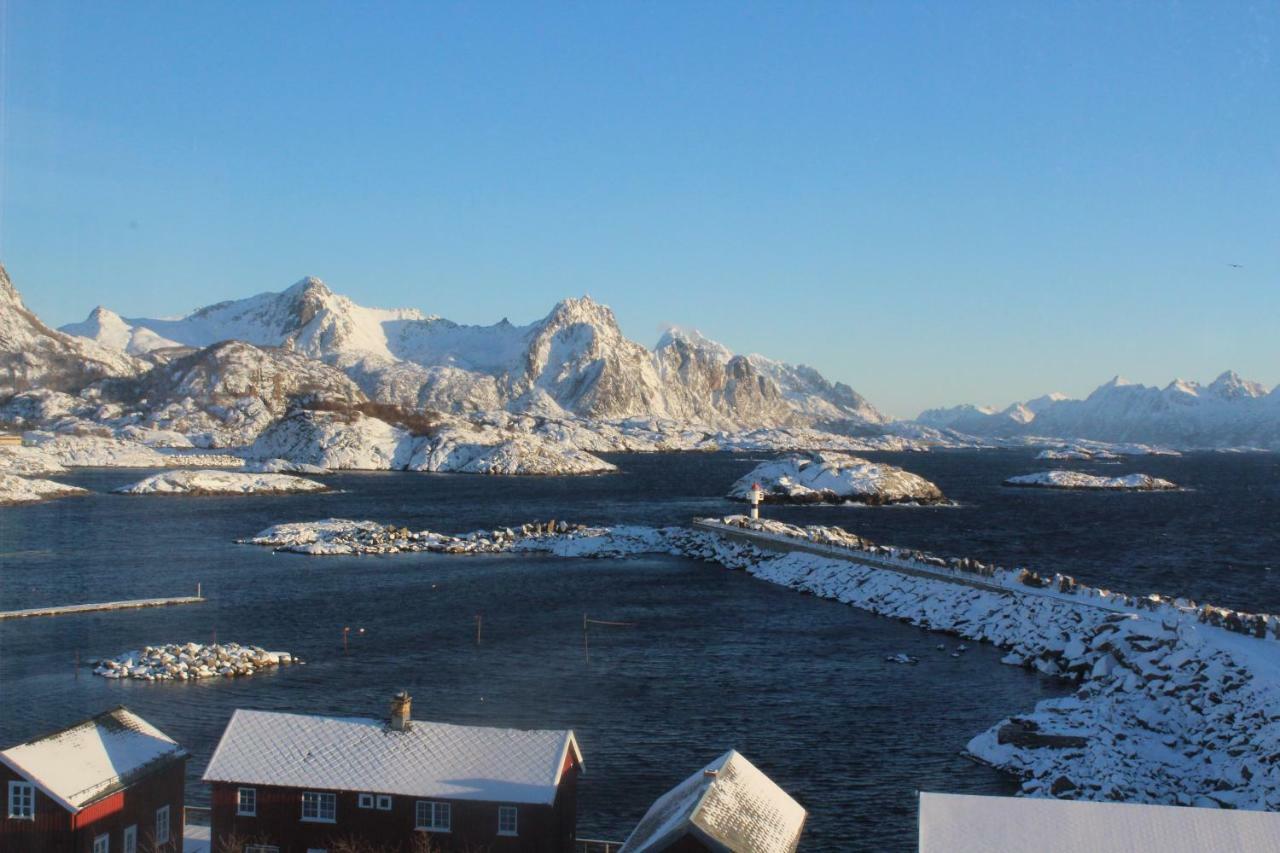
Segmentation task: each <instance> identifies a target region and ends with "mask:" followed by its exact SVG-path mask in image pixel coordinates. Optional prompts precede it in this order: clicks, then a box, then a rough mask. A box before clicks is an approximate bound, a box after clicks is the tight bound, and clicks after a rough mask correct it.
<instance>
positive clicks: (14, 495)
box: [0, 474, 88, 506]
mask: <svg viewBox="0 0 1280 853" xmlns="http://www.w3.org/2000/svg"><path fill="white" fill-rule="evenodd" d="M84 494H88V492H87V491H86V490H85V489H81V488H79V487H77V486H68V485H66V484H64V483H57V482H54V481H53V480H42V479H39V478H35V477H19V476H18V475H17V474H0V506H4V505H7V504H27V503H38V502H39V501H46V500H51V499H53V498H64V497H68V496H70V495H84Z"/></svg>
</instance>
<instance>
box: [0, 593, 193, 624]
mask: <svg viewBox="0 0 1280 853" xmlns="http://www.w3.org/2000/svg"><path fill="white" fill-rule="evenodd" d="M203 601H205V597H204V596H203V595H184V596H179V597H177V598H135V599H131V600H129V601H102V602H98V603H96V604H65V605H62V606H59V607H32V608H29V609H27V610H0V621H3V620H5V619H30V618H32V617H35V616H65V615H67V614H71V613H95V612H98V611H102V610H137V609H139V608H143V607H172V606H174V605H178V604H200V603H202V602H203Z"/></svg>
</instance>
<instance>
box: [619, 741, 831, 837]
mask: <svg viewBox="0 0 1280 853" xmlns="http://www.w3.org/2000/svg"><path fill="white" fill-rule="evenodd" d="M805 814H806V813H805V810H804V807H803V806H801V805H800V804H799V803H797V802H796V801H795V800H793V799H792V798H791V797H790V796H789V795H788V794H787V792H786V791H784V790H782V789H781V788H779V787H778V786H777V785H776V784H775V783H774V782H773V780H771V779H770V778H769V777H768V776H766V775H764V773H762V772H760V770H759V769H758V768H756V766H755V765H754V764H752V763H751V762H750V761H748V760H747V759H745V758H743V757H742V755H741V754H739V753H738V752H737V751H736V750H729V751H728V752H726V753H725V754H724V755H722V756H720V757H719V758H717V759H716V760H715V761H713V762H711V763H710V764H708V765H707V766H706V767H704V768H703V769H702V770H699V771H698V772H697V773H695V774H693V775H692V776H690V777H689V778H688V779H686V780H684V781H683V782H681V783H680V784H679V785H677V786H676V787H675V788H672V789H671V790H670V791H668V792H667V793H665V794H663V795H662V796H661V797H659V798H658V800H657V801H656V802H655V803H654V804H653V805H652V806H651V807H650V808H649V811H648V812H647V813H646V814H645V816H644V817H643V818H642V819H641V820H640V823H639V824H637V825H636V828H635V830H633V831H632V833H631V836H630V837H629V838H628V839H627V841H626V843H625V844H624V845H622V850H621V851H620V853H644V851H659V850H665V849H667V847H668V846H669V845H671V844H672V842H674V841H676V840H677V839H679V838H681V837H683V836H686V835H689V836H693V837H695V838H696V839H698V840H699V841H701V842H702V843H703V844H707V845H708V846H709V847H710V849H716V850H718V849H722V848H723V849H727V850H733V851H738V853H792V851H794V850H795V849H796V847H797V846H798V845H799V843H800V833H801V832H802V831H803V830H804V820H805Z"/></svg>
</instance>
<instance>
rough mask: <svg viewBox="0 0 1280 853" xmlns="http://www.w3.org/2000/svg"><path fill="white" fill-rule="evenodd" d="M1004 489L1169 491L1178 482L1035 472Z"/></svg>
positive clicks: (1012, 480)
mask: <svg viewBox="0 0 1280 853" xmlns="http://www.w3.org/2000/svg"><path fill="white" fill-rule="evenodd" d="M1004 484H1005V485H1006V486H1013V487H1015V488H1029V489H1076V490H1080V491H1113V492H1169V491H1176V490H1177V489H1178V488H1179V487H1178V484H1177V483H1174V482H1171V481H1169V480H1162V479H1160V478H1159V477H1152V476H1151V475H1150V474H1125V475H1124V476H1123V477H1099V476H1096V475H1094V474H1083V473H1081V472H1079V471H1064V470H1058V471H1037V472H1036V473H1034V474H1021V475H1019V476H1017V477H1010V478H1009V479H1007V480H1005V481H1004Z"/></svg>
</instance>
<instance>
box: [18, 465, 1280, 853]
mask: <svg viewBox="0 0 1280 853" xmlns="http://www.w3.org/2000/svg"><path fill="white" fill-rule="evenodd" d="M1031 455H1032V454H1030V453H1026V452H1012V451H1009V452H1005V451H1001V452H984V453H973V452H964V453H960V452H957V453H933V454H876V456H877V457H878V458H884V459H886V460H888V461H893V462H895V463H897V464H902V465H904V466H906V467H908V468H909V469H910V470H913V471H916V472H918V473H920V474H922V475H924V476H926V477H929V478H930V479H932V480H934V481H935V482H937V483H938V484H939V485H940V486H941V487H942V488H943V490H944V491H946V492H947V493H948V494H949V495H950V496H952V497H954V498H956V499H957V500H958V501H959V502H960V506H959V507H949V508H930V509H906V508H882V509H863V508H834V507H833V508H825V507H823V508H817V507H811V508H796V509H773V510H770V511H771V512H772V514H774V515H775V516H777V517H783V518H786V519H787V520H792V521H797V522H804V521H810V522H821V523H830V524H841V525H843V526H845V527H848V528H850V529H852V530H854V531H856V532H858V533H861V534H863V535H866V536H869V537H871V538H873V539H875V540H877V541H882V542H893V543H897V544H903V545H912V546H917V547H926V548H930V549H934V550H936V551H938V552H939V553H945V554H967V555H971V556H978V557H982V558H985V559H997V560H999V561H1001V562H1004V563H1007V564H1013V563H1023V564H1028V565H1033V566H1037V567H1040V568H1044V569H1049V570H1058V571H1065V572H1068V573H1070V574H1075V575H1076V576H1078V577H1080V578H1082V579H1086V580H1089V581H1091V582H1100V583H1105V584H1107V585H1110V586H1113V587H1117V588H1122V589H1126V590H1130V591H1135V592H1145V591H1165V592H1177V593H1184V594H1189V595H1193V596H1195V597H1197V598H1202V599H1207V600H1212V601H1215V602H1218V603H1222V604H1231V605H1235V606H1241V607H1246V608H1250V609H1270V610H1276V609H1280V578H1278V577H1277V575H1280V566H1274V567H1273V565H1272V562H1273V561H1275V553H1276V544H1277V542H1276V538H1277V532H1276V529H1275V523H1274V521H1273V519H1274V518H1276V517H1277V511H1278V510H1280V465H1278V464H1277V461H1276V460H1275V459H1274V458H1273V457H1271V456H1264V455H1248V456H1230V455H1209V454H1206V455H1196V456H1188V457H1183V458H1181V459H1141V460H1134V461H1132V462H1127V463H1125V464H1123V465H1106V466H1103V465H1097V466H1085V467H1086V469H1090V470H1097V471H1098V472H1100V473H1101V472H1105V473H1112V472H1114V473H1128V472H1130V471H1135V470H1141V471H1145V472H1148V473H1152V474H1156V475H1158V476H1165V477H1169V478H1170V479H1173V480H1175V481H1177V482H1179V483H1182V484H1184V485H1187V486H1189V487H1191V489H1192V490H1191V491H1186V492H1179V493H1176V494H1149V495H1147V494H1138V495H1103V494H1080V493H1051V492H1039V491H1031V490H1015V489H1002V488H1000V486H999V482H1000V481H1001V480H1002V479H1003V478H1004V477H1006V476H1009V475H1010V474H1014V473H1025V472H1027V471H1031V470H1037V469H1039V468H1041V467H1043V466H1042V465H1041V464H1039V463H1035V462H1033V461H1031V458H1030V457H1031ZM611 458H612V459H613V460H614V461H615V462H617V463H618V464H620V465H621V466H622V468H623V473H621V474H619V475H616V476H610V477H593V478H556V479H522V478H482V477H465V476H445V475H423V474H403V473H394V474H392V473H388V474H344V475H337V476H334V477H332V478H331V481H332V483H333V484H334V485H335V486H337V487H338V488H340V489H342V490H343V493H342V494H335V495H322V496H298V497H284V498H281V497H274V498H267V497H264V498H253V497H250V498H227V499H222V498H165V497H123V496H114V495H107V494H94V495H92V496H90V497H87V498H83V499H72V500H63V501H57V502H53V503H49V504H44V505H39V506H34V507H26V508H12V509H6V510H3V511H2V512H0V609H9V608H16V607H28V606H35V605H40V604H54V603H56V604H62V603H73V602H81V601H100V600H109V599H115V598H124V597H138V596H150V595H180V594H187V593H190V592H192V591H194V588H195V584H196V582H197V581H199V582H200V583H202V584H203V588H204V591H205V594H206V595H207V596H209V601H208V602H207V603H205V604H202V605H195V606H190V607H178V608H166V609H156V610H144V611H131V612H119V613H100V614H86V615H82V616H68V617H60V618H56V619H31V620H21V621H9V622H0V704H2V705H3V708H4V711H5V713H4V714H0V743H5V744H9V743H13V742H15V741H18V740H21V739H24V738H27V737H31V736H33V735H37V734H39V733H41V732H43V731H46V730H48V729H50V728H53V727H56V726H60V725H63V724H65V723H67V722H70V721H73V720H75V719H76V718H78V717H81V716H85V715H88V714H91V713H95V712H97V711H99V710H101V709H103V708H104V707H107V706H110V705H113V704H116V703H124V704H127V705H128V706H129V707H131V708H133V709H134V710H136V711H138V712H139V713H141V714H142V715H143V716H145V717H147V718H148V719H150V720H152V721H153V722H154V723H156V724H157V725H158V726H160V727H161V728H162V729H164V730H165V731H166V732H168V733H169V734H171V735H173V736H174V737H176V738H177V739H178V740H179V741H181V742H182V743H183V744H184V745H186V746H187V747H188V748H189V749H190V750H191V752H192V754H193V760H192V762H191V765H190V786H189V799H190V800H191V801H192V802H194V803H200V802H204V801H205V800H207V794H206V792H205V790H204V789H203V786H202V785H200V784H199V782H198V779H199V775H200V774H201V773H202V772H203V770H204V766H205V764H206V762H207V761H208V758H209V755H210V754H211V752H212V749H213V747H214V745H215V744H216V742H217V738H218V736H219V735H220V734H221V730H222V727H223V726H224V725H225V723H226V720H227V719H228V718H229V716H230V714H231V712H232V711H233V710H234V709H235V708H237V707H252V708H262V709H272V710H290V711H303V712H314V713H341V714H363V715H381V714H383V713H384V711H385V706H386V703H387V700H388V698H389V696H390V694H391V693H392V692H393V691H394V690H395V689H398V688H401V687H407V688H408V689H409V690H410V692H412V693H413V695H414V697H415V701H414V713H415V716H418V717H419V718H425V719H438V720H444V721H450V722H459V723H483V724H491V725H507V726H519V727H557V728H558V727H571V728H573V729H575V730H576V732H577V733H578V736H579V740H580V742H581V744H582V748H583V751H584V754H585V758H586V763H587V775H586V777H584V779H583V785H582V797H581V807H580V821H579V829H580V835H582V836H595V837H604V838H622V837H624V836H625V835H626V833H627V832H628V831H629V829H630V828H631V827H632V826H633V825H634V823H635V822H636V821H637V820H638V819H639V817H640V816H641V814H642V813H643V812H644V810H645V808H647V806H648V804H649V803H650V802H651V801H652V800H653V799H654V798H655V797H656V796H658V795H659V794H660V793H661V792H663V791H664V790H665V789H667V788H669V787H670V786H671V785H673V784H675V783H676V782H678V781H679V780H680V779H682V778H683V777H684V776H686V775H688V774H689V773H692V772H693V771H694V770H696V769H697V768H698V767H700V766H701V765H702V764H704V763H706V762H707V761H709V760H710V759H711V758H713V757H715V755H717V754H718V753H719V752H722V751H723V750H725V749H728V748H730V747H735V748H737V749H739V750H740V751H742V752H743V753H744V754H746V755H747V756H748V757H749V758H751V759H752V760H753V761H754V762H756V763H757V764H758V765H759V766H760V767H761V768H762V769H764V770H765V771H766V772H767V773H769V774H770V775H771V776H773V777H774V778H775V779H776V780H777V781H779V782H780V783H781V784H782V785H783V786H784V787H786V788H787V789H788V790H789V791H791V792H792V793H793V794H794V795H795V796H796V797H797V798H798V799H799V800H800V801H801V802H802V803H803V804H804V805H805V806H806V807H807V808H808V809H809V810H810V812H811V817H810V820H809V824H808V827H807V831H806V844H805V849H809V850H848V849H864V848H874V849H902V850H907V849H913V845H914V841H915V801H914V794H915V791H916V790H945V791H954V792H967V793H989V794H1007V793H1010V792H1011V791H1012V790H1013V785H1012V783H1011V782H1010V781H1009V780H1008V779H1007V778H1006V777H1004V776H1002V775H1000V774H997V773H995V772H993V771H990V770H988V769H986V768H982V767H978V766H975V765H973V764H971V763H970V762H967V761H965V760H964V759H961V758H960V757H959V756H958V752H959V750H960V749H961V748H962V747H963V746H964V744H965V742H966V741H967V740H968V739H969V738H970V737H972V736H973V735H974V734H976V733H977V732H979V731H981V730H982V729H984V728H986V727H987V726H989V725H991V724H992V723H993V722H995V721H997V720H998V719H1000V718H1001V717H1003V716H1005V715H1007V714H1009V713H1012V712H1015V711H1018V710H1021V709H1026V708H1029V707H1031V706H1032V705H1033V704H1034V703H1035V702H1036V701H1037V700H1038V699H1040V698H1043V697H1045V696H1049V695H1056V694H1059V693H1061V692H1063V690H1064V687H1063V685H1061V684H1060V683H1057V682H1054V681H1052V680H1049V679H1045V678H1043V677H1041V676H1038V675H1035V674H1032V673H1028V672H1025V671H1022V670H1018V669H1013V668H1011V667H1006V666H1001V665H1000V664H999V663H998V660H999V653H998V652H997V651H996V650H994V649H990V648H984V647H973V648H971V650H970V651H969V652H968V653H966V654H965V655H963V656H962V657H960V658H958V659H957V658H952V657H950V655H949V654H947V653H944V652H939V651H937V650H936V649H935V645H936V644H938V643H943V644H944V645H946V647H947V648H948V650H950V649H951V648H952V647H954V646H955V645H956V641H955V640H954V639H952V638H949V637H945V636H941V635H937V634H931V633H928V632H924V631H921V630H919V629H915V628H911V627H908V626H905V625H902V624H899V623H897V622H893V621H890V620H885V619H880V618H877V617H874V616H871V615H869V614H866V613H863V612H861V611H858V610H855V609H853V608H849V607H845V606H843V605H839V604H834V603H831V602H826V601H821V600H818V599H815V598H812V597H809V596H804V595H799V594H796V593H794V592H791V591H788V590H785V589H782V588H779V587H775V586H772V585H770V584H766V583H763V582H759V581H755V580H753V579H751V578H749V577H747V576H745V575H743V574H741V573H736V572H729V571H726V570H724V569H722V568H720V567H718V566H715V565H711V564H705V563H698V562H693V561H690V560H685V559H680V558H673V557H641V558H632V559H626V560H567V559H559V558H552V557H545V556H518V557H517V556H507V555H504V556H488V557H448V556H440V555H428V554H415V555H397V556H392V557H381V558H371V557H363V558H357V557H351V558H346V557H340V558H326V559H320V558H306V557H301V556H296V555H277V554H273V553H271V552H270V551H268V550H264V549H257V548H251V547H246V546H237V545H234V544H233V543H232V540H233V539H235V538H237V537H243V536H246V535H251V534H252V533H255V532H256V531H258V530H259V529H261V528H262V527H265V526H267V525H268V524H272V523H276V522H280V521H297V520H309V519H315V518H324V517H328V516H334V515H337V516H343V517H351V518H373V519H378V520H384V521H388V522H396V523H401V524H406V525H408V526H410V527H414V528H422V527H429V528H432V529H436V530H443V531H448V532H459V531H465V530H470V529H474V528H477V527H492V526H497V525H505V524H513V523H519V522H521V521H525V520H530V519H533V518H540V519H546V518H548V517H556V518H566V519H571V520H578V521H586V522H602V523H608V522H631V523H647V524H667V523H682V522H684V521H687V520H688V518H689V517H690V516H693V515H697V514H716V513H722V512H726V511H729V510H731V509H733V508H734V505H732V504H729V503H728V502H725V501H723V500H722V499H721V497H720V496H721V495H723V493H724V492H725V490H726V489H727V487H728V485H729V483H730V482H731V481H732V480H733V479H734V478H736V477H737V476H740V475H741V474H743V473H745V472H746V471H748V470H750V468H751V467H752V465H753V464H754V460H755V459H758V458H759V457H747V456H730V455H725V454H713V455H663V456H618V457H611ZM144 473H146V472H139V471H120V470H111V471H80V472H76V473H73V474H71V475H68V476H65V477H62V478H61V479H63V480H65V481H67V482H73V483H76V484H78V485H83V486H86V487H88V488H91V489H93V490H95V492H104V491H106V490H108V489H110V488H112V487H115V486H118V485H122V484H124V483H128V482H132V481H133V480H136V479H138V478H140V477H141V476H142V475H143V474H144ZM1273 569H1275V570H1273ZM478 613H480V614H483V620H484V622H483V624H484V636H483V642H482V643H481V644H480V645H478V646H477V644H476V640H475V616H476V614H478ZM583 613H588V614H590V615H592V616H594V617H597V618H601V619H610V620H616V621H626V622H632V623H635V627H630V628H601V629H598V630H596V631H595V632H594V633H593V634H592V636H591V656H590V661H589V662H588V661H587V660H585V659H584V654H583V647H582V615H583ZM344 625H349V626H352V627H354V628H358V627H363V628H365V634H364V635H363V636H358V637H357V638H356V639H355V640H353V642H352V644H351V649H350V653H349V654H347V655H344V654H343V653H342V646H341V629H342V627H343V626H344ZM215 633H216V636H217V637H218V638H219V639H221V640H235V641H239V642H246V643H254V644H258V645H263V646H267V647H269V648H278V649H286V650H289V651H292V652H294V653H296V654H298V655H300V656H301V657H302V658H303V659H304V660H306V661H307V663H306V665H304V666H295V667H291V668H287V669H284V670H282V671H280V672H277V673H273V674H268V675H263V676H258V677H255V678H252V679H241V680H235V681H226V682H216V683H199V684H196V683H192V684H132V683H128V682H125V683H119V682H111V681H107V680H106V679H101V678H96V677H94V676H92V675H91V674H90V673H89V671H88V669H87V668H81V669H80V670H79V671H77V670H76V668H75V666H74V661H75V658H76V655H77V653H78V654H80V655H81V656H82V657H84V658H89V657H92V656H98V655H114V654H117V653H119V652H121V651H125V650H127V649H131V648H136V647H138V646H140V645H143V644H148V643H161V642H185V641H187V640H198V641H207V640H209V639H210V638H212V637H213V636H214V635H215ZM897 652H907V653H908V654H912V655H916V656H918V657H920V658H921V660H922V662H921V664H920V665H919V666H914V667H911V666H901V665H897V664H890V663H887V662H886V661H885V660H884V657H885V655H888V654H894V653H897ZM850 839H856V840H857V841H856V843H853V842H851V841H850Z"/></svg>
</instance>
